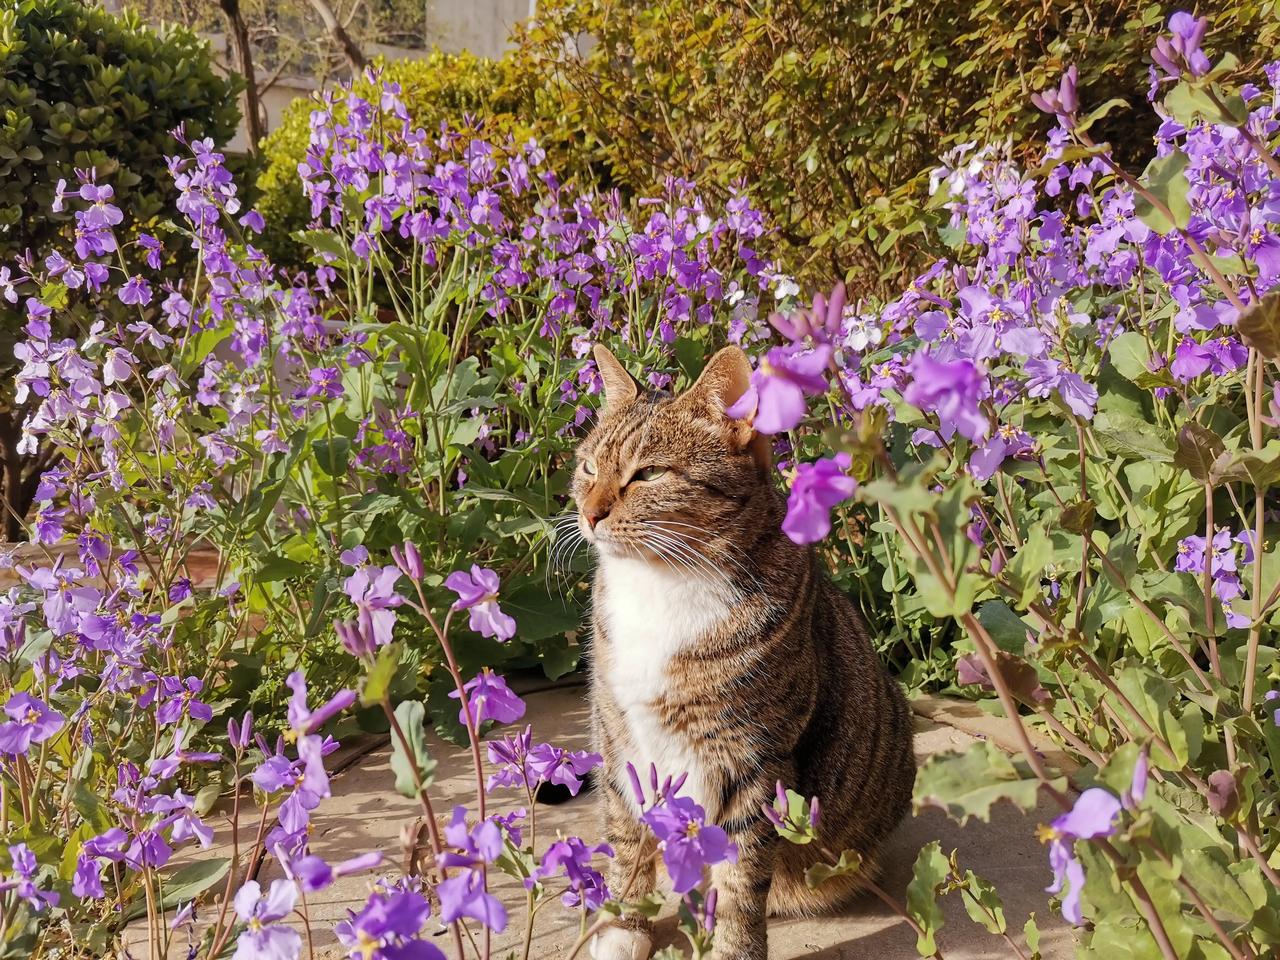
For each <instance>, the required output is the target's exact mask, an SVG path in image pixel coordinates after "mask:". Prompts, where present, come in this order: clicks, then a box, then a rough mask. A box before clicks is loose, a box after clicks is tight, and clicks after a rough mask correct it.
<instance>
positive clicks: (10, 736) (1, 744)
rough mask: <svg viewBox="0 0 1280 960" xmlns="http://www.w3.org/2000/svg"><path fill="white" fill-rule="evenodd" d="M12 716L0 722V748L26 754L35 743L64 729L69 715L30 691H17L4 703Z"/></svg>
mask: <svg viewBox="0 0 1280 960" xmlns="http://www.w3.org/2000/svg"><path fill="white" fill-rule="evenodd" d="M4 712H5V714H7V715H8V717H9V720H8V721H7V722H5V723H0V752H3V753H7V754H9V755H11V756H17V755H19V754H25V753H26V752H27V751H28V750H30V749H31V745H32V744H33V743H44V741H46V740H48V739H49V738H50V737H52V736H53V735H54V734H55V733H57V732H58V731H59V730H61V729H62V727H63V724H64V723H65V718H64V717H63V716H62V714H60V713H58V711H56V710H52V709H50V708H49V707H48V706H47V705H46V704H45V703H43V702H42V701H40V700H37V699H36V698H35V697H33V696H31V695H30V694H27V693H15V694H14V695H13V696H12V697H10V698H9V702H8V703H6V704H5V705H4Z"/></svg>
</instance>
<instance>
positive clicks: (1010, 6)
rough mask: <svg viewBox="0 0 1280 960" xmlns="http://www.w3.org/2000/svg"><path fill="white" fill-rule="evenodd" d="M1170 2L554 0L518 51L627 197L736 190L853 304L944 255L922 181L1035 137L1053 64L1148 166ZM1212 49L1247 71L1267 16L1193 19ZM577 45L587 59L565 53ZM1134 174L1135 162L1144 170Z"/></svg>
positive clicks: (1272, 31)
mask: <svg viewBox="0 0 1280 960" xmlns="http://www.w3.org/2000/svg"><path fill="white" fill-rule="evenodd" d="M1171 9H1176V5H1175V6H1173V7H1170V6H1169V5H1168V4H1159V3H1145V2H1144V3H1138V2H1131V0H1121V2H1116V0H1084V2H1080V3H1072V4H1045V3H1041V2H1040V0H978V2H972V0H944V2H941V3H938V2H932V0H931V2H927V3H923V2H915V0H891V2H889V3H885V4H879V5H876V4H871V5H868V4H866V3H861V2H853V0H837V2H820V3H815V2H813V0H778V2H774V3H769V4H760V5H756V4H725V3H719V2H715V0H665V2H661V3H656V4H655V3H649V2H638V0H628V2H621V3H619V2H617V0H549V2H546V3H543V4H540V5H539V9H538V21H537V23H536V24H535V25H534V26H533V27H532V28H531V29H529V30H528V31H527V32H526V33H525V34H524V35H523V37H522V39H521V49H520V51H519V52H518V54H516V56H517V57H519V58H520V59H521V60H522V62H524V63H525V64H526V65H527V67H528V69H530V70H532V71H535V72H537V73H538V74H540V75H542V76H543V77H544V78H547V81H548V82H550V81H551V79H552V78H555V80H556V82H557V84H558V90H559V91H560V95H561V99H562V101H563V103H564V108H563V113H564V114H565V116H566V118H567V119H566V122H569V121H570V120H571V121H572V122H573V123H574V124H575V125H580V126H581V127H582V128H583V129H584V130H585V134H584V135H585V136H586V138H587V139H588V140H589V141H590V142H591V143H592V144H593V145H594V149H595V150H596V151H597V152H598V157H597V162H598V163H603V164H604V165H605V166H607V168H608V170H609V172H610V174H611V176H612V177H613V178H615V179H616V180H617V182H618V183H619V184H621V185H623V186H624V187H628V188H632V189H643V188H644V187H645V186H647V185H648V184H651V183H653V182H655V181H658V180H660V179H661V178H662V177H663V176H667V175H673V174H674V175H679V176H686V177H692V178H696V179H697V180H698V182H699V183H700V184H703V185H704V189H707V188H709V187H710V186H711V185H712V184H718V185H719V186H720V188H721V189H726V188H727V187H728V186H729V185H730V184H732V183H734V182H735V181H739V180H744V181H745V182H746V184H747V188H748V192H749V193H750V195H751V196H752V199H753V201H754V202H755V203H756V204H758V205H759V206H760V207H761V208H762V209H763V210H765V211H766V212H767V214H768V215H769V218H770V220H771V221H772V222H773V223H774V224H776V225H777V227H778V230H779V233H780V237H781V239H782V240H783V241H785V242H786V244H788V245H789V246H790V247H791V256H790V259H789V260H788V258H787V256H786V255H783V257H782V260H783V262H784V263H788V262H789V264H790V266H791V267H792V268H793V269H794V270H795V271H796V272H797V273H798V274H800V275H801V276H803V277H804V278H806V279H810V280H812V281H814V282H827V281H828V280H829V278H830V277H831V276H832V275H836V276H841V277H845V278H846V279H849V280H852V281H854V282H855V287H856V288H857V289H858V290H860V291H863V290H866V291H868V292H870V291H871V290H878V291H879V292H887V289H888V288H887V287H886V286H885V284H889V283H891V282H892V281H895V280H897V281H901V280H903V279H906V278H907V277H908V276H910V275H912V274H913V272H914V271H915V270H916V268H917V267H918V266H919V265H920V264H921V262H922V258H924V257H925V256H926V255H929V254H932V253H937V252H940V251H939V248H938V246H937V244H936V241H935V237H934V233H933V230H932V226H933V223H934V222H935V221H933V220H931V219H926V220H922V219H921V217H920V216H919V214H920V213H921V212H922V210H924V209H925V208H926V206H927V202H928V199H929V198H928V191H927V182H928V173H929V170H930V169H931V168H932V167H935V166H937V164H938V162H939V158H940V157H941V155H942V154H944V153H945V152H946V151H947V150H948V149H949V148H950V147H952V146H954V145H957V144H960V143H963V142H966V141H969V140H977V141H979V142H988V141H1003V140H1005V139H1007V138H1013V140H1014V142H1016V143H1019V144H1021V145H1022V148H1023V149H1024V150H1025V149H1027V148H1030V147H1033V146H1034V144H1035V142H1036V141H1038V140H1039V139H1040V136H1039V134H1040V133H1041V132H1042V131H1043V130H1044V129H1045V122H1044V120H1043V118H1042V117H1041V116H1039V115H1038V114H1037V113H1036V111H1035V110H1034V108H1032V107H1031V106H1030V104H1029V103H1028V100H1027V97H1028V95H1029V94H1030V93H1031V92H1032V91H1034V90H1038V89H1041V88H1042V87H1045V86H1048V85H1049V84H1050V83H1051V82H1054V81H1055V79H1056V77H1057V76H1058V75H1059V74H1060V73H1061V72H1062V70H1063V69H1064V67H1065V66H1066V64H1068V63H1074V64H1076V65H1077V67H1078V68H1079V71H1080V78H1081V80H1080V83H1081V88H1082V90H1084V92H1085V93H1086V94H1087V95H1088V96H1089V98H1090V99H1091V100H1092V101H1094V102H1103V101H1105V100H1108V99H1110V98H1122V99H1123V100H1125V101H1127V104H1128V106H1127V108H1126V109H1123V110H1117V111H1115V112H1113V113H1112V114H1111V115H1110V116H1109V117H1108V120H1107V122H1106V124H1105V125H1100V127H1099V132H1100V133H1101V135H1102V136H1104V137H1107V138H1110V139H1111V140H1112V141H1113V143H1114V145H1115V147H1116V152H1117V155H1118V156H1119V157H1120V158H1121V159H1123V160H1125V161H1126V162H1139V161H1141V160H1142V159H1144V155H1146V154H1148V153H1149V152H1150V151H1151V135H1152V134H1153V133H1154V120H1153V118H1152V116H1151V114H1150V112H1149V111H1148V110H1147V109H1146V106H1147V105H1146V96H1145V95H1146V90H1147V85H1148V77H1147V66H1146V63H1148V62H1149V61H1148V59H1147V56H1146V54H1147V50H1148V49H1150V47H1151V45H1152V43H1153V42H1154V40H1155V37H1156V35H1157V34H1158V33H1159V31H1160V27H1161V24H1162V23H1163V20H1164V18H1165V16H1166V15H1167V14H1168V12H1169V11H1170V10H1171ZM1199 9H1200V11H1201V12H1205V13H1210V14H1211V20H1212V21H1213V24H1214V26H1213V33H1212V34H1211V35H1210V38H1211V42H1213V43H1214V44H1215V45H1216V46H1217V47H1218V48H1220V49H1228V50H1234V51H1235V52H1236V53H1237V54H1238V55H1239V56H1240V57H1241V60H1242V62H1243V63H1244V65H1245V66H1246V67H1256V66H1257V64H1258V63H1259V62H1260V60H1259V58H1260V57H1262V56H1266V55H1268V54H1269V53H1270V52H1272V51H1274V49H1275V47H1276V40H1277V38H1278V37H1280V29H1278V27H1277V22H1278V21H1277V17H1276V5H1275V3H1274V2H1273V0H1240V2H1228V3H1210V4H1201V5H1200V7H1199ZM581 36H590V37H593V38H594V43H593V44H591V45H589V46H588V45H583V47H584V49H585V53H584V54H583V55H581V56H578V57H574V56H565V55H564V54H563V51H564V49H565V41H564V38H565V37H581ZM1139 165H1140V164H1139Z"/></svg>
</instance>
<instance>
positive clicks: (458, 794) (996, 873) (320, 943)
mask: <svg viewBox="0 0 1280 960" xmlns="http://www.w3.org/2000/svg"><path fill="white" fill-rule="evenodd" d="M583 695H584V690H583V688H582V687H580V686H568V687H566V686H558V687H555V688H552V689H543V690H541V691H537V690H536V688H535V692H529V693H526V694H525V698H526V702H527V703H528V707H529V709H528V714H527V716H526V720H527V721H528V722H529V723H532V724H533V729H534V737H535V740H546V741H550V742H551V743H554V744H556V745H558V746H565V747H570V748H573V749H583V748H586V747H587V746H588V739H587V707H586V704H585V702H584V700H583ZM921 708H922V710H918V712H926V713H930V714H933V715H935V716H937V717H939V718H941V719H942V720H943V722H941V723H940V722H936V721H935V720H933V719H929V718H928V717H926V716H917V734H916V753H917V755H918V757H919V758H920V760H921V761H923V760H924V759H925V758H926V757H927V756H929V755H930V754H934V753H941V752H945V751H947V750H953V749H963V748H964V747H965V746H967V745H968V744H969V743H972V742H973V740H974V735H973V733H977V735H978V736H987V737H989V738H991V739H994V740H996V742H997V743H999V742H1000V739H1001V738H1000V737H999V736H998V735H997V734H998V732H999V730H998V727H999V723H998V721H996V722H995V726H992V725H991V722H990V718H984V717H975V716H974V714H973V712H972V711H971V709H970V707H969V706H968V705H963V704H961V705H953V704H950V703H949V702H948V701H938V700H929V701H925V702H924V703H923V704H921ZM948 712H950V713H951V714H952V716H950V717H948ZM978 713H981V712H980V711H978ZM948 720H950V721H953V722H954V721H959V722H960V723H961V725H962V726H970V727H974V726H975V725H976V729H974V730H973V733H970V732H965V731H964V730H962V729H959V728H958V727H957V726H953V725H951V723H950V722H948ZM966 721H967V722H966ZM430 749H431V752H432V755H433V756H434V757H435V758H436V759H437V760H438V762H439V766H438V768H437V770H436V777H435V785H434V787H433V799H434V802H435V806H436V812H437V814H438V815H440V816H441V817H442V818H447V816H448V813H449V811H450V810H451V809H452V807H453V806H454V805H456V804H464V805H466V806H467V807H468V808H469V809H471V810H473V811H474V808H475V791H474V788H473V785H472V782H471V776H470V764H471V760H470V753H469V752H467V751H463V750H459V749H457V748H455V747H452V746H450V745H448V744H445V743H444V742H442V741H439V740H437V739H436V738H434V736H433V737H431V738H430ZM393 782H394V777H393V775H392V773H391V769H390V765H389V748H387V747H386V746H381V747H378V748H377V749H374V750H373V751H371V752H369V753H367V754H366V755H364V756H363V757H361V758H360V759H359V760H357V761H356V762H355V763H353V764H352V765H351V766H350V767H349V768H348V769H346V770H345V771H344V772H342V773H341V774H339V775H338V776H336V777H335V778H334V779H333V786H332V788H333V796H332V797H331V798H330V799H329V800H328V801H327V802H326V803H325V804H324V805H323V806H322V807H321V809H320V810H319V811H317V814H318V816H317V817H316V832H315V834H314V836H313V838H312V849H313V851H314V852H315V853H317V854H319V855H321V856H323V857H324V858H326V859H327V860H329V861H331V862H333V861H340V860H344V859H346V858H348V857H352V856H355V855H357V854H359V853H363V852H366V851H368V850H381V851H382V852H383V854H384V857H385V858H386V859H385V863H386V864H387V865H388V867H389V871H388V872H395V871H396V870H397V869H398V865H399V863H400V861H401V857H402V846H401V841H400V832H401V829H402V827H403V825H404V824H406V823H408V822H411V821H412V820H413V819H414V818H415V817H416V816H417V815H418V814H419V812H420V811H419V808H418V806H417V804H416V803H414V802H412V801H409V800H406V799H405V798H403V797H401V796H400V795H399V794H397V793H396V792H395V790H394V788H393V786H392V784H393ZM596 802H597V798H596V795H595V794H584V795H582V796H579V797H577V798H576V799H573V800H570V801H569V802H567V803H564V804H562V805H559V806H546V805H542V804H539V805H538V810H537V819H538V822H537V830H538V837H539V840H538V847H539V850H542V849H545V846H546V843H547V840H546V838H548V837H550V836H553V835H554V834H557V833H559V834H563V835H570V834H574V835H579V836H581V837H583V838H584V839H587V840H588V841H594V840H596V839H597V838H598V837H599V824H598V819H597V814H596ZM523 805H524V798H523V795H520V796H517V795H516V793H515V791H505V790H499V791H496V792H495V793H493V794H490V797H489V809H490V811H491V812H505V811H507V810H510V809H512V808H514V807H517V806H523ZM1053 815H1054V810H1053V809H1052V808H1051V807H1050V806H1049V805H1048V804H1045V805H1044V807H1043V808H1042V809H1040V810H1038V811H1037V812H1036V814H1035V815H1034V816H1024V815H1023V814H1021V813H1020V812H1019V811H1018V810H1016V809H1015V808H1013V807H1011V806H1009V805H1008V804H1001V805H999V806H998V807H997V808H995V810H994V811H993V816H992V821H993V822H992V823H990V824H983V823H978V822H976V821H975V822H971V823H970V824H969V825H968V826H967V827H965V828H963V829H961V828H959V827H957V826H956V825H955V824H953V823H951V822H950V821H949V820H948V819H947V818H946V817H945V815H943V814H942V813H941V812H940V811H937V810H927V811H924V812H922V813H921V814H920V815H918V816H914V817H912V818H910V819H909V820H908V821H907V822H905V823H904V824H903V825H902V827H900V828H899V830H898V831H897V834H896V835H895V836H894V837H893V839H892V841H891V843H890V847H889V851H888V854H887V856H886V857H885V863H886V867H887V870H886V875H885V877H884V879H883V881H882V884H883V886H884V887H885V889H886V890H888V891H889V892H890V893H891V894H892V895H893V896H895V897H896V898H898V899H899V901H904V900H905V890H906V886H907V883H908V882H909V881H910V879H911V867H912V864H913V863H914V861H915V857H916V853H917V852H918V851H919V849H920V846H921V845H922V844H924V843H927V842H929V841H930V840H934V839H937V840H940V841H941V842H942V848H943V851H944V852H948V853H949V852H950V851H951V850H952V849H956V850H958V857H959V862H960V865H961V868H962V869H972V870H974V871H975V872H976V873H978V874H979V875H980V876H982V877H984V878H985V879H987V880H989V881H991V882H992V883H994V884H995V886H996V889H997V890H998V891H999V893H1000V895H1001V897H1002V898H1003V899H1004V905H1005V913H1006V918H1007V920H1008V924H1009V930H1010V933H1011V935H1013V936H1014V938H1015V940H1017V942H1018V943H1019V945H1020V946H1021V944H1022V937H1021V931H1022V926H1023V924H1024V922H1025V921H1026V918H1027V915H1028V913H1029V912H1031V911H1035V912H1036V914H1037V917H1038V920H1039V923H1040V927H1041V931H1042V940H1041V951H1042V954H1043V956H1044V957H1045V958H1046V960H1058V958H1064V960H1065V958H1066V957H1069V956H1070V955H1071V952H1072V951H1071V935H1070V931H1069V929H1068V928H1067V927H1065V926H1064V925H1063V924H1062V923H1061V922H1060V921H1058V920H1056V918H1055V917H1054V915H1053V914H1052V913H1051V912H1050V911H1049V909H1048V905H1047V898H1046V895H1045V894H1044V893H1043V890H1044V887H1045V886H1047V885H1048V883H1049V881H1050V873H1049V867H1048V862H1047V857H1046V852H1045V849H1044V847H1042V846H1041V845H1040V844H1039V843H1038V842H1037V841H1036V839H1035V828H1036V825H1037V824H1038V823H1044V822H1047V821H1048V820H1049V819H1051V818H1052V816H1053ZM247 822H249V823H254V822H256V815H254V814H253V813H250V816H249V819H248V820H247ZM226 833H227V831H226V830H225V829H224V830H219V834H220V835H223V836H225V834H226ZM228 852H229V851H227V850H225V849H222V850H219V849H214V850H211V851H210V852H209V855H214V856H216V855H226V853H228ZM273 869H274V863H272V864H271V865H270V866H268V867H267V868H265V869H264V870H263V875H262V876H261V877H260V879H261V880H263V881H266V880H268V879H270V878H271V877H272V876H274V875H277V874H274V873H273V872H272V871H273ZM370 879H371V877H370V876H367V875H366V876H358V877H348V878H344V879H341V880H339V881H338V882H337V883H335V884H334V885H333V886H331V887H329V888H328V889H327V890H324V891H322V892H321V893H319V894H314V895H312V896H311V897H310V898H309V904H308V906H309V909H310V914H311V917H312V926H313V935H314V937H315V949H316V956H317V957H318V958H336V957H340V956H343V955H344V954H343V953H342V952H341V950H340V947H339V945H338V944H337V943H336V941H335V939H334V936H333V934H332V932H331V931H332V927H333V924H334V923H335V922H336V921H338V920H340V919H342V918H344V917H345V916H346V915H347V911H348V910H349V909H357V908H359V907H360V906H361V905H362V904H363V902H364V899H365V896H366V894H367V892H368V889H369V883H370ZM494 889H495V892H497V893H498V895H499V896H501V897H502V898H503V900H504V901H505V902H506V903H507V904H508V905H509V906H510V907H515V908H516V910H518V913H516V912H515V911H513V913H514V914H515V917H514V918H515V919H517V920H522V919H523V903H524V895H523V890H522V889H521V888H519V887H518V885H517V884H516V883H515V882H514V881H512V880H510V879H508V878H506V877H505V876H501V875H500V879H499V881H498V883H497V884H496V885H495V887H494ZM942 906H943V912H944V914H945V915H946V918H947V923H946V926H945V927H944V928H943V930H942V932H941V934H940V935H939V938H938V944H939V947H940V948H941V949H942V951H943V954H944V956H945V957H946V958H947V960H978V958H988V957H991V958H994V957H1010V958H1013V957H1014V956H1015V954H1014V953H1013V952H1012V951H1011V950H1010V948H1009V947H1008V945H1007V944H1006V943H1004V941H1003V940H1002V939H1001V938H999V937H995V936H992V935H990V934H988V933H987V932H986V931H985V930H983V929H982V928H980V927H978V926H977V925H975V924H974V923H973V922H972V921H971V920H969V918H968V916H967V915H966V913H965V911H964V906H963V903H962V902H961V901H960V899H959V898H958V895H952V896H949V897H945V898H943V900H942ZM204 912H205V914H206V915H208V914H209V913H210V912H211V911H210V910H209V909H208V908H206V910H205V911H204ZM674 912H675V910H674V906H669V907H668V909H667V910H666V911H665V912H664V913H663V915H662V917H661V918H660V919H659V923H658V930H657V941H656V945H657V946H663V945H665V944H667V943H683V938H681V937H680V934H679V933H678V931H677V930H676V929H675V919H674ZM578 921H579V918H578V916H577V915H576V914H574V913H571V912H570V911H569V910H567V909H565V908H563V907H561V906H560V904H558V903H550V904H547V905H546V906H545V907H543V908H542V909H541V910H540V912H539V914H538V918H537V925H536V927H535V933H534V939H533V948H532V950H531V951H530V956H531V957H534V958H553V957H563V956H564V955H565V953H566V952H567V948H568V947H569V946H570V945H571V944H572V943H573V942H574V940H575V939H576V938H577V936H578V931H579V925H578ZM518 927H519V923H513V924H512V925H511V926H510V927H509V928H508V930H507V932H506V933H504V934H503V935H502V936H499V937H495V939H494V944H493V956H494V957H497V958H505V957H506V956H508V951H510V950H512V949H513V948H515V947H516V946H517V945H518V944H519V943H520V939H521V932H522V931H521V930H520V929H518ZM130 939H132V938H130ZM438 942H439V944H440V946H441V948H442V949H444V950H446V952H451V944H450V941H449V939H448V938H447V937H446V936H445V935H444V934H443V933H442V934H441V935H440V938H439V941H438ZM134 944H135V945H134V946H133V950H132V952H133V955H134V956H135V957H139V958H141V957H145V956H146V944H145V941H143V942H142V943H138V942H137V941H136V940H135V941H134ZM175 955H176V954H175ZM304 956H305V953H304ZM585 956H586V952H585V951H584V952H583V953H581V954H579V957H585ZM769 956H770V958H771V960H790V958H801V957H820V958H825V960H836V958H842V960H854V958H864V957H865V958H873V960H911V958H914V957H916V956H917V953H916V950H915V936H914V935H913V934H912V933H911V931H910V930H909V929H908V928H907V926H906V925H905V924H904V923H903V922H902V921H901V920H900V919H899V918H898V917H897V916H895V915H894V914H893V913H892V912H891V911H890V910H889V909H888V908H887V907H885V906H884V905H883V904H882V903H881V902H880V901H879V900H877V899H875V898H874V897H870V896H869V897H867V898H866V899H865V900H863V901H861V902H858V903H856V904H855V905H854V906H853V907H852V908H851V909H849V910H848V911H846V912H845V913H843V914H841V915H838V916H833V917H823V918H818V919H807V920H775V921H772V922H771V923H770V926H769Z"/></svg>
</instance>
